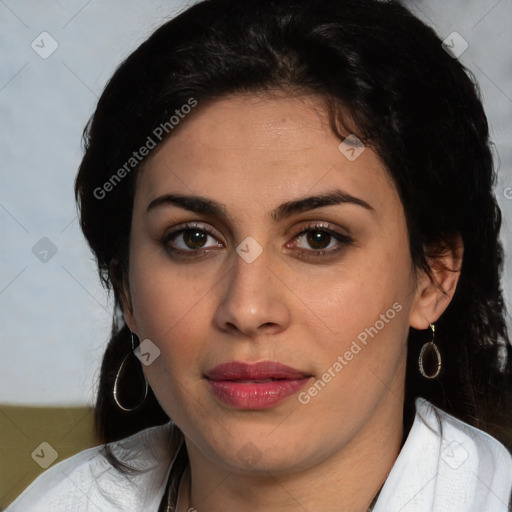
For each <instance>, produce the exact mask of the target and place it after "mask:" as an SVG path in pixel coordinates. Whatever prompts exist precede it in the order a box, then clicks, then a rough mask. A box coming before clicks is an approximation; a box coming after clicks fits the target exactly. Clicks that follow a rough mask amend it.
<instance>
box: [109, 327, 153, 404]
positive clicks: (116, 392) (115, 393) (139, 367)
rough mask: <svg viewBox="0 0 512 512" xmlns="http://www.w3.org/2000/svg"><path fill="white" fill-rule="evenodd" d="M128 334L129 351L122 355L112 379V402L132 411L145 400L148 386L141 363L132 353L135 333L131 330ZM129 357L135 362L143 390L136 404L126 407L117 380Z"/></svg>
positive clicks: (123, 370)
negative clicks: (114, 376)
mask: <svg viewBox="0 0 512 512" xmlns="http://www.w3.org/2000/svg"><path fill="white" fill-rule="evenodd" d="M130 334H131V344H132V349H131V350H130V352H128V354H126V356H124V359H123V361H122V362H121V366H119V370H117V373H116V378H115V379H114V387H113V389H112V395H113V397H114V402H115V403H116V405H117V406H118V407H119V409H121V410H122V411H124V412H132V411H135V410H136V409H138V408H139V407H140V406H141V405H142V404H143V403H144V401H145V400H146V397H147V396H148V388H149V386H148V381H147V380H146V375H145V374H144V371H143V370H142V365H141V363H140V361H139V359H138V358H137V356H136V355H135V353H134V350H135V341H134V337H136V335H135V334H133V332H131V333H130ZM130 359H131V360H132V365H133V364H135V371H136V372H137V371H138V372H139V375H140V374H141V380H142V381H143V387H144V391H143V394H142V398H141V400H140V401H139V402H138V403H137V404H135V405H134V406H128V407H126V404H125V405H123V404H122V403H121V401H120V396H119V380H120V379H121V374H122V373H125V372H126V371H127V370H126V368H125V365H127V364H129V363H130Z"/></svg>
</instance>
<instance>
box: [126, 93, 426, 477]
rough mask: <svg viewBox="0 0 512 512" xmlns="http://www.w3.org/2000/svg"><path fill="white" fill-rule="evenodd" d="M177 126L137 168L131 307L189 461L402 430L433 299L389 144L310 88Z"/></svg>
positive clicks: (277, 461) (338, 443)
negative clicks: (365, 133)
mask: <svg viewBox="0 0 512 512" xmlns="http://www.w3.org/2000/svg"><path fill="white" fill-rule="evenodd" d="M182 123H183V125H182V126H180V127H179V130H177V131H176V133H175V134H173V135H172V136H171V137H170V138H169V139H168V140H167V141H166V142H165V143H164V144H163V145H162V146H161V147H160V148H159V149H157V150H156V151H155V153H154V154H153V155H151V157H150V159H149V160H148V162H147V164H146V165H145V167H144V169H143V170H142V171H141V172H140V174H139V176H138V178H137V186H136V194H135V202H134V210H133V223H132V231H131V243H130V247H131V249H130V270H129V288H130V294H131V300H132V309H131V310H129V309H128V308H126V307H125V318H126V320H127V322H128V325H129V326H130V328H131V329H132V330H133V331H134V332H136V333H137V334H138V336H139V337H140V339H141V341H142V340H146V339H149V340H150V342H151V344H149V345H147V342H146V345H145V347H146V349H148V354H150V355H149V356H147V358H148V361H150V362H151V364H148V365H147V366H145V367H144V370H145V372H146V375H147V378H148V380H149V383H150V385H151V387H152V389H153V390H154V392H155V394H156V396H157V398H158V400H159V402H160V404H161V406H162V407H163V409H164V410H165V411H166V413H167V414H168V415H169V416H170V417H171V418H172V419H173V420H174V422H175V423H176V424H177V425H178V426H179V427H180V429H181V430H182V431H183V432H184V434H185V437H186V439H187V445H188V449H189V453H190V455H191V457H194V454H196V455H198V456H200V457H203V458H204V459H205V460H208V461H209V462H210V463H212V464H214V465H217V466H222V467H223V468H224V469H227V470H229V471H235V470H236V471H253V472H254V471H256V472H257V471H269V470H271V471H274V472H276V473H279V472H282V473H286V472H287V471H298V470H301V469H305V468H307V467H311V466H312V465H314V464H317V463H319V462H320V461H323V460H326V459H327V458H329V457H330V456H331V455H332V454H333V453H341V452H343V450H348V449H349V447H351V446H356V445H357V443H358V442H360V441H361V440H363V439H365V438H366V439H374V438H377V437H378V436H381V438H382V436H383V435H385V432H387V431H390V430H393V429H395V431H396V432H397V433H398V431H399V430H400V429H401V428H402V427H401V420H402V416H401V415H402V410H403V395H404V379H405V363H406V339H407V334H408V329H409V326H410V325H411V324H414V322H416V323H420V322H419V320H417V318H419V316H421V313H420V312H419V310H418V309H419V306H418V303H419V300H420V299H419V293H418V290H417V276H416V273H415V270H414V268H413V265H412V262H411V258H410V254H409V245H408V238H407V230H406V223H405V217H404V210H403V207H402V204H401V202H400V199H399V196H398V194H397V191H396V189H395V187H394V186H393V184H392V182H391V180H390V178H389V177H388V175H387V173H386V171H385V169H384V167H383V164H382V163H381V161H380V160H379V158H378V157H377V155H376V153H375V152H374V151H373V150H371V149H370V148H365V149H364V151H362V152H361V149H362V148H360V147H355V148H351V147H350V145H348V144H342V145H341V147H339V146H340V140H339V138H338V137H336V136H335V135H334V134H333V132H332V131H331V129H330V127H329V121H328V119H327V116H326V114H325V109H324V108H323V107H322V104H321V103H320V102H319V101H318V100H317V99H315V98H312V97H297V98H280V97H277V96H276V97H269V96H267V97H264V96H255V95H246V96H236V97H230V98H227V99H222V100H218V101H216V102H214V103H211V104H209V105H207V106H204V107H202V106H201V105H200V104H199V105H198V107H197V108H196V110H195V111H194V112H193V113H192V114H190V118H189V119H185V120H184V121H182ZM415 319H416V320H415ZM426 322H427V323H426V324H425V325H423V326H422V327H421V328H425V327H426V326H428V321H426ZM153 345H154V346H156V347H157V348H158V350H159V351H160V353H159V355H158V351H157V350H156V348H155V347H154V346H153ZM148 347H149V348H148ZM157 355H158V356H157ZM155 356H157V357H155ZM153 359H154V360H153ZM227 363H230V364H227ZM255 363H262V364H255ZM275 363H276V364H275ZM280 365H284V366H280Z"/></svg>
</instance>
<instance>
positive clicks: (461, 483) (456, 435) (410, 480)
mask: <svg viewBox="0 0 512 512" xmlns="http://www.w3.org/2000/svg"><path fill="white" fill-rule="evenodd" d="M415 405H416V415H415V418H414V423H413V425H412V427H411V430H410V432H409V435H408V437H407V440H406V442H405V444H404V446H403V447H402V450H401V451H400V454H399V455H398V458H397V460H396V462H395V464H394V465H393V468H392V470H391V472H390V474H389V476H388V478H387V480H386V482H385V484H384V486H383V488H382V491H381V493H380V495H379V499H378V500H377V503H376V505H375V507H374V509H373V510H374V512H398V511H400V512H446V511H448V510H449V511H450V512H507V511H508V502H509V499H510V492H511V488H512V457H511V456H510V454H509V452H508V451H507V450H506V449H505V447H504V446H502V445H501V444H500V443H499V442H498V441H496V440H495V439H494V438H493V437H491V436H489V435H488V434H486V433H485V432H482V431H481V430H478V429H476V428H474V427H471V426H469V425H467V424H466V423H463V422H462V421H459V420H457V419H456V418H454V417H453V416H451V415H449V414H447V413H445V412H444V411H442V410H440V409H438V408H437V407H434V406H433V405H432V404H431V403H429V402H427V401H426V400H424V399H422V398H418V399H416V402H415Z"/></svg>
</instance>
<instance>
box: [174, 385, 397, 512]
mask: <svg viewBox="0 0 512 512" xmlns="http://www.w3.org/2000/svg"><path fill="white" fill-rule="evenodd" d="M402 420H403V405H402V403H401V401H400V400H397V398H396V396H395V395H393V394H392V393H388V394H387V399H384V400H383V401H382V402H381V404H380V406H379V407H378V408H377V409H376V410H375V412H374V414H373V415H372V417H371V418H370V420H369V421H368V422H367V423H366V425H365V427H364V428H363V429H361V431H360V432H358V434H357V435H356V436H355V437H354V438H353V439H352V440H351V442H350V443H349V444H347V445H346V446H344V447H343V448H342V449H340V450H338V451H337V452H335V453H332V454H330V456H329V457H327V458H325V459H324V460H322V461H320V462H319V463H316V464H315V465H313V466H311V467H308V468H307V469H305V470H303V471H300V472H294V473H286V472H279V473H276V472H268V471H259V472H254V473H251V474H248V473H247V472H246V473H237V472H236V471H230V470H227V469H225V468H221V467H219V466H218V465H216V464H215V463H213V462H212V461H211V460H210V459H208V458H206V457H205V456H204V455H203V454H202V452H200V451H199V450H198V449H197V448H196V447H195V446H193V445H192V444H191V443H190V442H188V443H187V449H188V452H189V458H190V470H187V472H186V473H185V475H184V478H183V479H182V485H181V488H180V500H179V502H178V507H177V512H187V511H189V510H195V511H198V512H206V511H208V512H234V511H237V512H238V511H240V510H244V511H247V512H261V511H264V510H269V509H271V510H272V511H273V512H299V511H300V512H303V511H304V510H322V511H323V512H349V511H350V512H359V511H360V512H366V511H367V510H368V507H369V506H370V505H371V503H372V501H373V499H374V497H375V495H376V494H377V493H378V491H379V490H380V488H381V486H382V485H383V483H384V481H385V479H386V477H387V475H388V474H389V472H390V471H391V468H392V467H393V464H394V462H395V460H396V457H397V456H398V453H399V451H400V448H401V444H402V438H403V422H402Z"/></svg>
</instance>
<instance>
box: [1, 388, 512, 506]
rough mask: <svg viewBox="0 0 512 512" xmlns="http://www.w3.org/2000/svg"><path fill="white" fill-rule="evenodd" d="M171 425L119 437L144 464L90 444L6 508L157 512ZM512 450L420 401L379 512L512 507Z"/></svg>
mask: <svg viewBox="0 0 512 512" xmlns="http://www.w3.org/2000/svg"><path fill="white" fill-rule="evenodd" d="M168 432H169V424H167V425H163V426H161V427H154V428H150V429H147V430H144V431H143V432H139V433H138V434H135V435H133V436H131V437H128V438H126V439H124V440H122V441H119V442H117V443H113V445H112V448H113V451H114V453H115V454H116V455H117V457H119V458H120V459H121V460H123V461H125V462H127V463H128V464H130V465H131V466H134V467H137V468H139V469H141V470H143V471H141V472H139V473H137V474H134V475H126V474H123V473H120V472H118V471H117V470H115V469H114V468H113V467H112V466H111V465H110V464H109V463H108V462H107V461H106V459H105V458H104V457H103V455H102V454H101V451H100V450H101V447H95V448H91V449H89V450H85V451H83V452H81V453H78V454H77V455H75V456H73V457H71V458H69V459H67V460H65V461H63V462H61V463H59V464H57V465H55V466H54V467H53V468H51V469H49V470H47V471H46V472H45V473H43V474H42V475H41V476H40V477H39V478H38V479H36V480H35V481H34V482H33V483H32V484H31V485H30V486H29V487H28V488H27V489H26V490H25V491H24V492H23V494H22V495H21V496H20V497H18V499H17V500H16V501H15V502H14V503H12V504H11V505H10V506H9V507H8V508H7V511H6V512H120V511H122V512H157V510H158V507H159V504H160V501H161V499H162V496H163V493H164V490H165V486H166V482H167V477H168V475H169V470H170V460H169V454H168V451H167V448H166V446H167V443H166V440H167V439H168ZM511 490H512V457H511V455H510V454H509V452H508V451H507V450H506V448H505V447H504V446H503V445H501V444H500V443H499V442H498V441H496V440H495V439H494V438H493V437H491V436H489V435H487V434H486V433H484V432H482V431H481V430H478V429H476V428H474V427H471V426H469V425H467V424H466V423H463V422H461V421H459V420H457V419H455V418H454V417H453V416H450V415H449V414H447V413H445V412H443V411H441V410H440V409H438V408H436V407H434V406H433V405H432V404H430V403H429V402H427V401H426V400H424V399H422V398H418V399H417V400H416V415H415V418H414V423H413V425H412V428H411V430H410V432H409V435H408V437H407V440H406V442H405V444H404V446H403V448H402V450H401V452H400V454H399V456H398V458H397V460H396V462H395V464H394V466H393V468H392V470H391V472H390V474H389V476H388V478H387V480H386V482H385V484H384V486H383V488H382V490H381V493H380V495H379V498H378V500H377V503H376V504H375V507H374V512H507V511H508V503H509V499H510V495H511Z"/></svg>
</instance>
